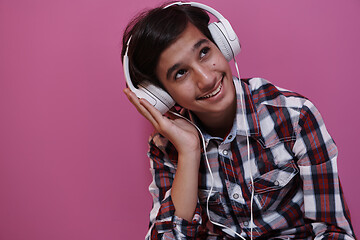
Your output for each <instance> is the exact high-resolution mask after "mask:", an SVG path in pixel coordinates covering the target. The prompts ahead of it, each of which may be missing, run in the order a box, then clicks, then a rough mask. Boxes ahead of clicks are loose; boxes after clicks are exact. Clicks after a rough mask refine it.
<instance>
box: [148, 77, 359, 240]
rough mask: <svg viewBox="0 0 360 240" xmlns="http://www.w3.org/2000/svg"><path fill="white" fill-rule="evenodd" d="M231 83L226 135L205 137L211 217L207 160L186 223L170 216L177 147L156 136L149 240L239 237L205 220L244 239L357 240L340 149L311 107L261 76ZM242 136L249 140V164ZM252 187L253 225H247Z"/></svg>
mask: <svg viewBox="0 0 360 240" xmlns="http://www.w3.org/2000/svg"><path fill="white" fill-rule="evenodd" d="M234 84H235V87H236V92H237V99H238V104H237V105H238V107H237V115H236V118H235V120H234V124H233V128H232V129H231V131H230V133H229V134H228V136H227V137H226V138H224V139H220V138H217V137H212V136H210V135H208V134H206V132H204V136H205V140H206V154H207V157H208V159H209V163H210V166H211V170H212V173H213V176H214V179H215V183H214V188H213V191H212V192H211V196H210V201H209V210H210V211H209V216H208V215H207V214H206V199H207V197H208V195H209V193H210V191H209V189H210V187H211V186H210V184H211V178H210V173H209V171H208V168H207V166H206V162H205V159H204V157H202V161H201V165H200V169H199V173H200V174H199V192H198V196H199V200H198V204H197V208H196V212H195V215H194V218H193V220H192V221H191V222H189V221H186V220H184V219H181V218H178V217H177V216H175V215H174V212H175V208H174V205H173V202H172V200H171V186H172V182H173V179H174V176H175V174H176V167H177V152H176V149H175V148H174V147H173V145H172V144H171V143H170V142H169V141H168V140H167V139H165V138H164V137H162V136H161V135H160V134H158V133H154V134H153V135H152V136H151V137H150V141H149V146H150V147H149V152H148V156H149V158H150V165H151V173H152V176H153V181H152V183H151V185H150V186H149V190H150V193H151V194H152V197H153V208H152V211H151V213H150V228H149V231H148V234H147V236H146V239H235V238H237V237H236V236H235V234H233V233H232V232H231V231H229V230H228V229H227V228H221V227H218V226H216V225H213V224H212V223H211V222H210V221H209V218H210V219H211V221H215V222H218V223H221V224H222V225H225V226H227V227H228V228H230V229H232V230H234V231H236V232H237V233H238V234H241V235H242V236H244V238H246V239H249V236H250V227H251V225H252V226H253V237H254V239H354V238H355V236H354V233H353V229H352V227H351V222H350V215H349V211H348V208H347V206H346V203H345V200H344V196H343V193H342V189H341V185H340V181H339V177H338V172H337V163H336V161H337V148H336V146H335V143H334V141H333V139H332V138H331V137H330V135H329V133H328V132H327V130H326V128H325V125H324V122H323V120H322V118H321V116H320V113H319V112H318V110H317V109H316V108H315V106H314V105H313V104H312V103H311V102H310V101H309V100H308V99H307V98H305V97H303V96H301V95H299V94H296V93H294V92H291V91H287V90H285V89H281V88H278V87H276V86H274V85H273V84H271V83H270V82H268V81H266V80H264V79H261V78H252V79H246V80H241V81H239V80H238V79H236V78H234ZM241 92H242V93H243V95H244V99H245V104H244V106H242V105H241V102H240V93H241ZM243 108H244V109H243ZM243 113H244V114H245V119H246V122H244V121H243V119H244V118H243V115H242V114H243ZM183 114H184V115H185V116H186V117H188V118H189V119H190V120H192V121H193V122H194V123H196V124H197V125H198V126H200V124H199V122H198V121H197V120H196V117H195V116H194V115H193V114H191V112H189V111H187V110H184V111H183ZM246 132H248V134H249V135H250V139H249V140H250V159H248V158H247V144H246V135H245V134H246ZM251 175H252V177H253V179H254V184H251ZM252 189H254V192H255V195H254V202H253V214H254V221H253V222H250V204H251V201H250V199H251V191H252Z"/></svg>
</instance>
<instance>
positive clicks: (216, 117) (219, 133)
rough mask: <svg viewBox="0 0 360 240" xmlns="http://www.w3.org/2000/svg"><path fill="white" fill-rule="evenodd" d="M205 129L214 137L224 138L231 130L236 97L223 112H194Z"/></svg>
mask: <svg viewBox="0 0 360 240" xmlns="http://www.w3.org/2000/svg"><path fill="white" fill-rule="evenodd" d="M196 115H197V117H198V118H199V120H200V121H201V123H202V124H203V127H204V128H205V130H206V131H207V132H208V133H209V134H210V135H211V136H214V137H221V138H225V137H226V136H227V135H228V133H229V132H230V131H231V128H232V126H233V123H234V119H235V115H236V98H234V101H233V103H232V105H231V107H229V108H228V109H227V110H226V111H225V112H221V113H214V114H211V113H206V114H201V113H200V114H196Z"/></svg>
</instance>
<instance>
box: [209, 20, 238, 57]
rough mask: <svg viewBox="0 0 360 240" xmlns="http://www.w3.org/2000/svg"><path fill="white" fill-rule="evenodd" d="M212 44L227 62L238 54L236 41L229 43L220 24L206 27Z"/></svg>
mask: <svg viewBox="0 0 360 240" xmlns="http://www.w3.org/2000/svg"><path fill="white" fill-rule="evenodd" d="M208 28H209V31H210V33H211V36H212V38H213V39H214V42H215V43H216V45H217V46H218V48H219V49H220V51H221V52H222V54H223V55H224V57H225V58H226V60H227V61H228V62H230V61H231V59H233V58H234V57H235V56H236V55H237V54H238V53H239V52H240V43H239V41H238V40H237V39H236V40H235V41H230V40H229V39H228V37H227V35H226V30H225V28H224V26H223V25H222V24H221V23H217V22H213V23H210V24H209V25H208Z"/></svg>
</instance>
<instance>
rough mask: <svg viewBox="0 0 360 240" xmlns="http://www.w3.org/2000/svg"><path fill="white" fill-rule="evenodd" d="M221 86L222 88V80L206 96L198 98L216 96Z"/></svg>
mask: <svg viewBox="0 0 360 240" xmlns="http://www.w3.org/2000/svg"><path fill="white" fill-rule="evenodd" d="M221 88H222V80H221V82H220V84H219V86H218V87H217V88H216V89H215V90H214V91H213V92H211V93H209V94H208V95H206V96H203V97H200V98H199V99H207V98H211V97H213V96H216V95H217V94H218V93H219V92H220V91H221Z"/></svg>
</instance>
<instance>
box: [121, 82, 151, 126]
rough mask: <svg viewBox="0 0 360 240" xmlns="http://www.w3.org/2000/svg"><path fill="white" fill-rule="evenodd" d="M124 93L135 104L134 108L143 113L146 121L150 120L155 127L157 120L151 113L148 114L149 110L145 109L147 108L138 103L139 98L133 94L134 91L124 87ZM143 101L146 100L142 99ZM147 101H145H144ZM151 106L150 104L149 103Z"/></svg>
mask: <svg viewBox="0 0 360 240" xmlns="http://www.w3.org/2000/svg"><path fill="white" fill-rule="evenodd" d="M124 93H125V94H126V96H127V97H128V99H129V101H130V102H131V103H132V104H133V105H134V106H135V108H136V110H137V111H138V112H139V113H140V114H141V115H143V116H144V117H145V118H146V119H147V120H148V121H150V123H151V124H152V125H153V126H154V127H155V128H157V127H158V124H157V121H155V119H154V118H153V117H152V115H151V114H150V112H149V111H148V110H147V108H145V107H144V106H143V105H142V104H141V103H140V99H139V98H138V97H137V96H136V95H135V93H133V92H132V91H131V90H130V89H128V88H126V89H124ZM143 101H146V100H145V99H143ZM146 102H147V101H146ZM148 104H149V105H151V104H150V103H148ZM151 106H152V105H151Z"/></svg>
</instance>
